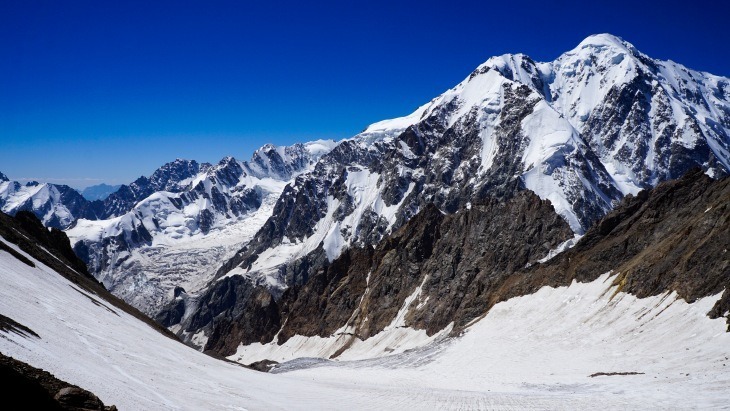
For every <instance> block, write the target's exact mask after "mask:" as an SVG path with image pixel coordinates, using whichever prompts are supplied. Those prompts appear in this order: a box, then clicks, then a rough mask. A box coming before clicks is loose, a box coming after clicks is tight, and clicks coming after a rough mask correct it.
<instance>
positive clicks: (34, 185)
mask: <svg viewBox="0 0 730 411" xmlns="http://www.w3.org/2000/svg"><path fill="white" fill-rule="evenodd" d="M0 177H1V178H0V211H2V212H4V213H8V214H13V215H14V214H16V213H17V212H18V211H31V212H33V213H34V214H35V215H36V216H38V218H39V219H40V220H41V221H42V222H43V224H45V225H46V226H47V227H55V228H67V227H69V226H70V225H71V224H73V222H74V221H76V219H78V218H81V217H87V218H94V217H96V215H97V213H96V211H97V210H96V208H95V207H94V204H92V203H90V202H89V201H87V200H86V199H85V198H84V197H83V196H82V195H81V194H79V192H78V191H76V190H74V189H73V188H71V187H69V186H66V185H57V184H49V183H43V184H41V183H38V182H35V181H33V182H29V183H26V184H20V183H19V182H17V181H10V180H9V179H8V178H7V177H6V176H5V175H2V176H0Z"/></svg>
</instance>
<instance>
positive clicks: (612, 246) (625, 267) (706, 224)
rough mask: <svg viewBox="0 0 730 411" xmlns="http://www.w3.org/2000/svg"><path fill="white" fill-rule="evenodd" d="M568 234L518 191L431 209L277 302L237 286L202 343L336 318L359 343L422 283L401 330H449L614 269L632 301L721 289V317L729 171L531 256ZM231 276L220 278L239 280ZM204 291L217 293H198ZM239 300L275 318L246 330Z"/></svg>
mask: <svg viewBox="0 0 730 411" xmlns="http://www.w3.org/2000/svg"><path fill="white" fill-rule="evenodd" d="M571 236H572V233H571V231H570V230H569V229H568V227H567V225H566V224H565V222H564V221H563V220H562V219H561V218H560V217H558V216H557V215H556V214H555V213H554V212H553V211H552V207H551V206H550V205H549V203H547V202H544V201H541V200H539V199H538V198H537V197H536V196H534V195H533V194H531V193H527V192H525V193H522V194H520V195H518V196H515V197H514V198H513V199H511V200H509V201H506V202H504V201H500V200H496V199H492V200H487V201H484V202H483V203H481V204H473V205H472V206H471V208H470V209H465V210H461V211H459V212H458V213H455V214H453V215H444V214H443V213H441V212H440V211H439V210H438V209H437V208H436V207H434V206H429V207H426V208H425V209H424V210H423V211H422V212H421V213H419V214H418V215H417V216H416V217H414V218H413V219H412V220H411V221H409V222H408V223H407V224H405V225H404V226H403V227H402V228H401V229H399V230H398V231H396V232H395V233H394V234H393V235H391V236H388V237H386V238H385V239H384V240H383V241H382V242H381V243H380V244H379V245H378V246H377V247H376V248H375V249H372V248H370V247H366V248H364V249H359V248H352V249H349V250H347V251H346V252H344V253H343V255H342V256H341V257H340V258H338V259H336V260H335V261H333V262H332V263H331V264H329V265H327V266H326V267H324V268H322V269H321V270H319V271H318V272H317V273H316V274H314V275H313V276H312V277H311V278H310V279H309V281H308V282H307V283H306V284H303V285H300V286H294V287H291V288H290V289H288V290H287V291H286V292H285V293H284V294H283V296H282V297H281V299H280V300H279V301H278V302H273V299H267V298H263V299H262V297H261V296H262V295H265V294H263V293H264V291H265V290H264V289H263V288H262V287H257V288H256V289H257V290H258V291H257V292H256V293H255V294H256V298H255V299H252V298H250V294H246V293H251V291H250V290H251V288H253V287H248V288H245V287H244V288H242V289H240V290H238V291H237V293H238V294H237V297H236V298H234V299H231V300H229V307H227V308H222V307H219V308H218V311H217V314H215V313H214V314H213V318H214V320H212V321H210V322H208V324H207V326H208V328H207V329H208V330H210V331H212V333H211V334H210V338H209V340H208V343H207V345H206V347H205V348H206V349H211V350H215V351H216V352H218V353H220V354H222V355H231V354H232V353H233V352H235V349H236V347H237V346H238V344H239V343H241V342H243V343H244V344H247V343H251V342H266V341H270V338H271V337H270V336H273V335H274V334H276V333H277V332H279V334H278V335H279V336H278V342H279V343H283V342H284V341H286V340H287V339H288V338H290V337H291V336H293V335H296V334H300V335H305V336H315V335H318V336H321V337H327V336H330V335H332V333H333V332H334V331H335V330H337V329H339V328H340V327H342V326H343V325H350V326H351V327H353V328H352V329H354V330H355V331H354V332H353V333H352V338H360V339H366V338H368V337H370V336H372V335H374V334H376V333H377V332H379V331H381V330H382V329H383V328H384V327H385V326H386V325H388V324H389V323H390V322H391V321H392V320H393V319H394V318H395V315H396V313H397V312H398V311H399V309H400V308H401V307H402V305H403V303H404V301H405V299H406V298H407V297H408V296H409V295H411V294H412V293H413V292H414V291H415V290H416V289H417V288H418V287H420V286H421V285H422V291H421V296H420V298H417V299H416V300H415V301H414V302H412V304H411V306H410V310H409V311H408V314H407V316H406V326H408V327H413V328H416V329H425V330H426V331H427V332H428V334H430V335H432V334H433V333H435V332H438V331H440V330H442V329H444V328H445V327H446V326H447V325H449V324H450V323H452V322H453V323H454V331H453V332H454V333H457V332H458V331H460V330H461V329H463V327H464V326H466V325H467V324H468V323H469V322H470V321H472V320H474V319H477V318H479V317H481V316H483V315H484V314H486V313H487V312H488V310H489V309H490V308H491V307H492V306H494V305H495V304H497V303H499V302H501V301H505V300H508V299H509V298H512V297H516V296H522V295H528V294H532V293H534V292H536V291H537V290H538V289H540V288H541V287H544V286H552V287H558V286H566V285H569V284H570V283H571V282H572V281H573V280H577V281H580V282H588V281H592V280H595V279H596V278H598V277H599V276H600V275H602V274H604V273H606V272H609V271H613V272H614V273H616V274H617V276H616V277H615V280H614V281H615V284H616V285H618V290H619V291H621V292H627V293H631V294H633V295H636V296H638V297H646V296H650V295H657V294H661V293H665V292H668V291H676V292H677V294H678V296H679V297H680V298H683V299H685V300H687V301H688V302H693V301H696V300H697V299H698V298H702V297H706V296H710V295H717V294H718V293H721V292H723V290H725V292H724V294H723V295H722V297H721V298H720V299H719V300H718V301H717V303H716V305H715V307H714V308H713V310H712V311H711V312H709V313H708V315H709V316H710V317H712V318H717V317H720V316H726V315H728V311H729V310H730V292H729V291H727V290H730V256H728V253H727V249H728V246H730V179H729V178H724V179H722V180H717V181H716V180H712V179H710V178H709V177H707V176H706V175H705V174H703V173H702V171H701V170H695V171H692V172H690V173H688V174H687V175H686V176H684V177H683V178H681V179H679V180H673V181H669V182H665V183H662V184H660V185H659V186H658V187H657V188H655V189H653V190H651V191H642V192H641V193H639V194H638V195H637V196H628V197H627V198H626V199H625V200H624V201H623V202H622V203H621V204H620V205H619V206H618V207H617V208H616V209H615V210H614V211H613V212H611V213H609V214H608V215H607V216H606V217H605V218H603V219H601V220H600V221H599V222H598V223H597V224H596V225H594V226H593V227H592V228H591V229H590V230H589V231H588V232H587V233H586V235H585V236H584V237H583V238H582V239H581V240H580V241H579V242H578V244H577V245H576V246H575V247H573V248H572V249H570V250H567V251H565V252H563V253H561V254H559V255H558V256H556V257H555V258H553V259H551V260H549V261H548V262H546V263H542V264H539V263H537V260H538V259H540V258H541V257H543V256H545V255H546V254H547V251H548V250H550V249H552V248H554V247H555V246H556V245H557V244H558V243H560V242H561V241H564V240H565V239H568V238H570V237H571ZM368 277H369V281H368ZM235 278H236V276H234V277H230V278H225V279H223V280H221V281H220V283H236V284H238V283H240V284H243V282H241V281H244V280H243V279H242V278H240V279H239V280H234V279H235ZM221 287H223V288H225V287H230V285H226V286H223V285H218V286H217V288H221ZM202 299H203V300H215V301H222V299H220V298H218V299H211V298H210V297H208V295H207V294H206V295H204V296H202ZM241 299H244V300H249V302H248V303H247V304H253V301H256V302H260V301H262V300H266V305H265V306H266V308H267V309H268V310H269V311H268V312H271V313H272V314H273V312H274V310H273V308H272V306H273V305H276V306H277V307H278V311H277V313H276V314H273V315H272V316H271V317H269V319H268V322H267V321H264V320H262V319H258V320H257V326H249V324H250V319H249V318H248V317H247V315H248V314H246V312H245V311H239V312H238V314H236V315H231V314H232V313H233V309H232V307H233V306H238V307H241V306H242V302H241V301H240V300H241ZM262 306H263V305H261V304H260V305H258V306H257V307H262ZM258 312H259V313H261V310H260V308H259V311H258ZM366 319H367V320H366ZM728 322H729V325H730V319H729V320H728ZM262 324H263V325H264V326H263V327H262V326H261V325H262ZM277 324H282V326H281V327H280V329H279V327H277ZM200 326H201V323H198V324H197V327H200ZM195 329H196V327H190V330H195Z"/></svg>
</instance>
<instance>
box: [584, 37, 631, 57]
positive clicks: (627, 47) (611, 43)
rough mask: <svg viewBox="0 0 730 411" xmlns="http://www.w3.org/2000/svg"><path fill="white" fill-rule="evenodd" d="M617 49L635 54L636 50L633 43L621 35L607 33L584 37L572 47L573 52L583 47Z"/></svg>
mask: <svg viewBox="0 0 730 411" xmlns="http://www.w3.org/2000/svg"><path fill="white" fill-rule="evenodd" d="M606 48H608V49H614V50H616V49H618V50H621V51H628V52H630V53H631V54H637V53H638V51H637V50H636V47H634V45H633V44H631V43H629V42H628V41H625V40H624V39H622V38H621V37H618V36H614V35H613V34H609V33H601V34H593V35H590V36H588V37H586V38H585V39H584V40H583V41H581V42H580V44H578V46H577V47H576V48H575V49H573V52H576V51H580V50H583V49H592V50H596V49H598V50H602V49H606Z"/></svg>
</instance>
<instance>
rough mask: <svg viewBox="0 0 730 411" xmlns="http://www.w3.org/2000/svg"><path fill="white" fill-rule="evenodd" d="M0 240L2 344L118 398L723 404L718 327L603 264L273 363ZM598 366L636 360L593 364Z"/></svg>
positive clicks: (392, 404) (191, 402)
mask: <svg viewBox="0 0 730 411" xmlns="http://www.w3.org/2000/svg"><path fill="white" fill-rule="evenodd" d="M36 264H37V265H38V268H30V267H29V266H27V265H25V264H23V263H22V262H20V261H18V260H17V259H15V258H14V257H12V256H10V255H9V254H7V253H5V252H2V251H0V313H2V314H3V315H5V316H8V317H10V318H12V319H14V320H15V321H18V322H20V323H21V324H23V325H25V326H28V327H30V328H31V329H32V330H34V331H35V332H37V333H38V334H39V335H40V336H41V338H40V339H35V338H32V337H30V338H25V337H21V336H19V335H17V334H14V333H8V334H6V333H2V334H0V351H2V352H3V353H4V354H6V355H10V356H12V357H14V358H17V359H19V360H21V361H25V362H27V363H29V364H31V365H33V366H35V367H40V368H43V369H45V370H48V371H50V372H52V373H53V374H55V375H56V376H57V377H59V378H61V379H63V380H66V381H69V382H71V383H73V384H77V385H80V386H82V387H84V388H87V389H89V390H91V391H93V392H94V393H96V394H97V395H99V396H100V398H101V399H102V400H103V401H104V402H105V403H107V404H116V405H117V406H118V407H119V408H120V409H121V410H141V409H149V410H152V409H154V410H160V409H190V410H201V409H221V410H242V409H281V408H285V409H404V408H408V409H449V408H518V409H524V408H541V409H545V408H549V409H556V408H572V409H575V408H588V407H601V408H602V409H604V408H676V407H680V408H686V407H723V406H726V405H727V404H728V401H729V400H730V390H728V387H730V360H728V359H727V358H728V357H729V356H730V348H728V347H730V334H728V333H726V332H725V328H726V325H725V322H724V320H721V319H720V320H710V319H709V318H708V317H707V316H706V315H705V314H706V312H707V311H708V310H709V309H710V308H711V307H712V304H713V303H714V301H715V298H706V299H703V300H700V301H698V302H696V303H694V304H691V305H690V304H686V303H685V302H683V301H682V300H677V299H676V298H675V296H674V295H671V294H670V295H663V296H658V297H652V298H646V299H641V300H639V299H636V298H634V297H632V296H630V295H625V294H618V295H617V296H616V297H615V298H613V299H611V296H612V295H613V292H614V290H613V289H611V288H610V287H609V284H610V278H609V276H608V275H604V276H602V277H601V278H600V279H598V280H597V281H594V282H593V283H589V284H573V285H571V286H570V287H563V288H558V289H551V288H547V287H546V288H543V289H541V290H540V291H539V292H537V293H536V294H534V295H531V296H526V297H520V298H515V299H512V300H510V301H508V302H505V303H501V304H498V305H497V306H496V307H494V308H493V309H492V310H491V311H490V313H489V314H488V315H487V316H486V317H485V318H484V319H482V320H481V321H479V322H477V323H476V324H474V325H473V326H472V327H471V328H470V329H469V330H468V332H466V333H465V334H464V335H463V336H461V337H459V338H455V339H449V340H445V341H442V342H441V343H439V344H432V345H429V346H426V347H423V348H420V349H417V350H412V351H409V352H406V353H402V354H399V355H394V356H386V357H381V358H375V359H369V360H363V361H339V362H328V361H324V360H298V361H294V362H290V363H288V364H284V365H283V366H281V367H280V369H279V372H281V371H285V372H283V373H277V374H264V373H259V372H255V371H251V370H248V369H245V368H242V367H239V366H236V365H233V364H230V363H225V362H222V361H219V360H215V359H213V358H210V357H207V356H205V355H203V354H201V353H199V352H197V351H195V350H193V349H191V348H188V347H186V346H184V345H182V344H179V343H176V342H175V341H173V340H171V339H168V338H166V337H164V336H162V335H161V334H158V333H157V332H155V331H154V330H152V329H151V328H150V327H148V326H147V325H145V324H143V323H141V322H139V321H137V320H136V319H134V318H132V317H131V316H129V315H127V314H125V313H124V312H121V311H119V310H118V309H116V308H114V307H112V306H109V305H107V304H104V305H105V306H98V305H96V304H94V303H93V302H92V301H91V300H90V299H89V298H87V297H85V296H83V295H82V294H81V293H80V292H79V291H78V290H77V289H76V288H75V286H73V285H72V284H71V283H69V282H68V281H66V280H65V279H63V278H62V277H60V276H58V275H57V274H55V273H53V272H52V271H51V270H50V269H48V268H46V267H45V266H43V265H42V264H40V263H38V262H36ZM596 372H643V373H645V374H641V375H626V376H599V377H595V378H590V377H589V375H590V374H593V373H596Z"/></svg>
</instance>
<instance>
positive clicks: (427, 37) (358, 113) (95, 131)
mask: <svg viewBox="0 0 730 411" xmlns="http://www.w3.org/2000/svg"><path fill="white" fill-rule="evenodd" d="M305 3H308V2H301V1H297V2H276V1H257V2H253V1H169V2H166V1H131V0H124V1H99V0H95V1H88V2H81V1H72V0H69V1H55V0H49V1H34V0H0V53H2V57H1V58H0V171H2V172H4V173H5V174H7V175H8V176H9V177H11V178H12V179H26V178H38V179H49V178H53V179H55V180H54V181H57V182H64V183H68V184H69V185H72V186H77V187H83V186H85V185H89V184H94V183H97V182H100V181H104V182H107V183H125V182H129V181H132V180H133V179H134V178H136V177H138V176H140V175H148V174H150V173H151V172H152V171H153V170H154V169H155V168H157V167H158V166H160V165H161V164H163V163H165V162H167V161H171V160H173V159H175V158H177V157H182V158H191V159H196V160H199V161H209V162H217V161H218V160H219V159H220V158H221V157H223V156H225V155H233V156H235V157H237V158H241V159H247V158H248V157H249V156H250V154H251V152H252V151H253V150H254V149H255V148H257V147H259V146H261V145H263V144H264V143H267V142H271V143H275V144H291V143H294V142H298V141H306V140H311V139H317V138H334V139H339V138H344V137H350V136H352V135H354V134H356V133H357V132H359V131H360V130H362V129H363V128H365V127H366V126H367V125H368V124H369V123H372V122H375V121H378V120H382V119H385V118H392V117H397V116H401V115H405V114H408V113H409V112H411V111H412V110H413V109H415V108H416V107H417V106H419V105H421V104H423V103H425V102H427V101H428V100H430V99H431V98H433V97H435V96H437V95H438V94H440V93H441V92H443V91H444V90H446V89H447V88H449V87H451V86H453V85H454V84H456V83H457V82H459V81H461V80H462V79H463V78H464V77H466V76H467V75H468V74H469V73H470V72H471V71H472V70H473V69H474V68H475V67H476V66H477V65H479V64H480V63H481V62H483V61H484V60H486V59H487V58H489V57H490V56H492V55H498V54H503V53H517V52H522V53H525V54H528V55H530V56H531V57H532V58H534V59H535V60H538V61H545V60H552V59H554V58H555V57H557V56H558V55H559V54H560V53H562V52H564V51H567V50H569V49H571V48H573V47H575V46H576V45H577V44H578V43H579V42H580V41H581V40H582V39H583V38H585V37H586V36H588V35H590V34H594V33H602V32H609V33H612V34H616V35H618V36H621V37H623V38H624V39H625V40H628V41H630V42H632V43H633V44H634V45H635V46H637V48H639V50H641V51H643V52H645V53H647V54H649V55H650V56H653V57H657V58H661V59H672V60H675V61H678V62H680V63H682V64H685V65H686V66H689V67H691V68H694V69H698V70H704V71H709V72H712V73H714V74H719V75H725V76H730V56H729V54H730V53H728V50H730V30H728V29H727V17H728V16H729V15H730V9H729V8H728V6H726V5H725V3H726V2H724V1H714V2H707V1H676V2H675V1H661V2H660V1H656V2H654V3H655V4H649V3H651V2H644V1H638V0H632V1H626V2H620V1H610V2H585V1H549V0H543V1H537V2H531V1H519V2H511V1H498V2H489V1H485V0H482V1H471V2H468V1H458V0H450V1H443V0H442V1H433V2H431V1H414V2H399V3H397V4H396V2H394V1H393V2H374V1H367V2H357V1H356V2H347V1H337V2H330V3H324V2H317V3H314V2H312V3H311V4H305ZM491 3H494V4H491Z"/></svg>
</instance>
